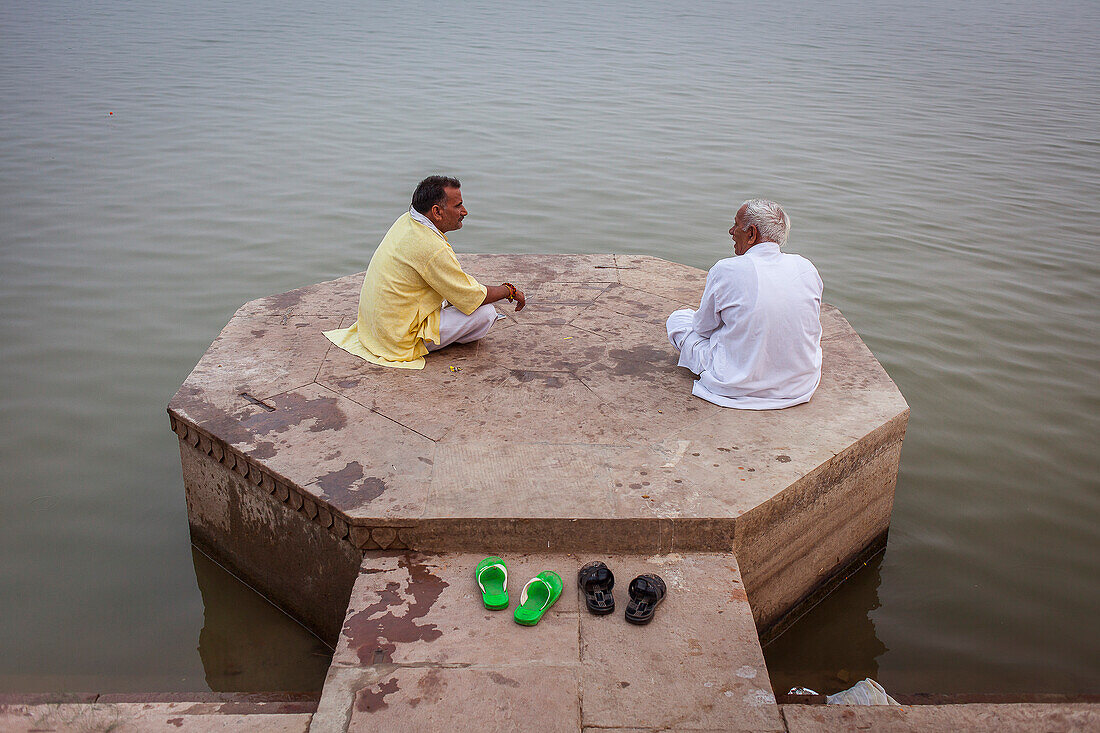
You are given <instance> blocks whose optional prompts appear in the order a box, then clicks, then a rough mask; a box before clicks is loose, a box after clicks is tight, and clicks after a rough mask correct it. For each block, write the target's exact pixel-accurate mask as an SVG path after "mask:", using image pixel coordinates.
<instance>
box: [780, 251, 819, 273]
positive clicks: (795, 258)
mask: <svg viewBox="0 0 1100 733" xmlns="http://www.w3.org/2000/svg"><path fill="white" fill-rule="evenodd" d="M783 257H784V258H785V259H786V260H787V262H789V263H791V264H792V265H794V266H795V267H798V268H800V269H802V270H808V271H813V272H817V268H816V267H814V263H812V262H810V260H809V259H808V258H806V257H804V256H802V255H800V254H795V253H794V252H783Z"/></svg>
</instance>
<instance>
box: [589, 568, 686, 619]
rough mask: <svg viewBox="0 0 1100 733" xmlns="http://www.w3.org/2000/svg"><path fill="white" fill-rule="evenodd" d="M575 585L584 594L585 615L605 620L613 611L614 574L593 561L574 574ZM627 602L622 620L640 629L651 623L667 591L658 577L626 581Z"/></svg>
mask: <svg viewBox="0 0 1100 733" xmlns="http://www.w3.org/2000/svg"><path fill="white" fill-rule="evenodd" d="M577 585H578V586H580V589H581V591H583V592H584V605H585V606H586V607H587V608H588V611H589V613H593V614H595V615H597V616H606V615H607V614H609V613H614V611H615V596H613V595H612V594H611V589H612V588H614V587H615V574H614V573H612V572H611V568H609V567H607V565H606V564H604V563H602V562H600V561H599V560H596V561H594V562H590V563H588V564H587V565H585V566H584V567H583V568H581V569H580V572H578V573H577ZM628 592H629V593H630V601H629V602H628V603H627V604H626V620H627V621H628V622H630V623H632V624H637V625H638V626H643V625H645V624H648V623H649V622H650V621H652V620H653V614H654V612H655V611H656V610H657V606H659V605H660V603H661V601H663V600H664V599H665V593H666V592H667V589H666V587H665V581H664V579H663V578H662V577H661V576H660V575H654V574H653V573H646V574H644V575H639V576H638V577H637V578H635V579H634V580H632V581H630V587H629V589H628Z"/></svg>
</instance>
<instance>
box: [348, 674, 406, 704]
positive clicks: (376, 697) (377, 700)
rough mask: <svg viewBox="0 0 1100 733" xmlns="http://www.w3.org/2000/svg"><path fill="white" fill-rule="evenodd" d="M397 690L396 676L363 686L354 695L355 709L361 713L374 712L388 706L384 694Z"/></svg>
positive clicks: (390, 693)
mask: <svg viewBox="0 0 1100 733" xmlns="http://www.w3.org/2000/svg"><path fill="white" fill-rule="evenodd" d="M395 692H397V678H396V677H391V678H390V679H388V680H386V681H385V682H383V683H381V684H376V685H371V686H370V687H364V688H363V689H362V690H360V691H359V692H358V693H356V695H355V709H356V710H358V711H359V712H361V713H376V712H378V711H379V710H384V709H385V708H388V707H389V704H388V703H387V702H386V695H392V694H393V693H395Z"/></svg>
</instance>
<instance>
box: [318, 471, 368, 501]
mask: <svg viewBox="0 0 1100 733" xmlns="http://www.w3.org/2000/svg"><path fill="white" fill-rule="evenodd" d="M362 478H363V464H361V463H359V461H351V462H350V463H348V464H347V465H345V466H344V467H343V468H341V469H340V470H339V471H330V472H328V473H326V474H324V475H323V476H319V477H318V478H317V486H318V487H320V489H321V492H322V493H321V498H322V499H325V500H327V501H332V502H338V501H339V500H340V499H346V498H348V497H349V496H350V495H351V494H352V492H353V491H355V489H354V488H353V485H354V484H355V482H356V481H359V480H361V479H362ZM378 493H379V494H381V493H382V492H381V491H379V492H378Z"/></svg>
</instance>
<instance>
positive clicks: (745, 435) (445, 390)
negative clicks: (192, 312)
mask: <svg viewBox="0 0 1100 733" xmlns="http://www.w3.org/2000/svg"><path fill="white" fill-rule="evenodd" d="M460 259H461V260H462V261H463V262H464V265H465V267H466V268H467V269H468V271H470V272H471V273H472V274H474V275H475V276H477V277H480V278H481V279H483V280H485V281H487V282H499V281H502V280H505V279H510V280H522V281H521V282H516V283H515V284H516V285H517V286H519V287H520V288H522V289H524V290H525V291H526V292H527V294H528V296H529V304H528V307H527V308H526V309H525V310H524V311H522V312H520V313H515V312H513V311H512V310H511V309H510V307H509V305H508V304H500V309H501V310H502V312H504V313H505V315H506V318H505V319H503V320H501V321H499V322H498V323H497V324H496V326H495V327H494V329H493V330H492V331H491V332H490V333H489V335H488V336H487V337H486V338H484V339H482V340H481V341H479V342H477V343H475V344H468V345H461V346H452V347H449V348H447V349H445V350H443V351H441V352H439V353H435V354H432V355H430V356H429V357H428V358H427V366H426V367H425V368H424V369H423V370H421V371H408V370H395V369H387V368H384V367H378V366H375V365H372V364H369V363H367V362H364V361H362V360H360V359H357V358H356V357H353V356H351V355H349V354H346V353H345V352H343V351H341V350H340V349H337V348H335V347H331V345H329V343H328V341H327V339H325V338H324V336H323V335H322V334H321V331H322V330H323V329H325V328H332V327H335V326H336V325H338V324H340V325H347V324H349V323H351V322H352V319H354V317H355V305H356V301H357V298H358V290H359V287H358V286H359V281H360V279H361V275H354V276H348V277H344V278H340V279H339V280H336V281H332V282H330V283H320V284H318V285H312V286H309V287H308V288H303V289H301V290H298V291H292V292H290V293H284V294H281V295H278V296H272V297H270V298H264V299H262V300H259V301H254V302H253V303H250V304H248V305H246V306H244V307H242V308H241V309H240V310H239V311H238V312H237V314H236V315H235V316H234V318H233V320H232V321H231V322H230V323H229V324H228V325H227V326H226V328H225V330H224V331H223V333H222V334H221V335H220V336H219V338H218V339H217V340H216V341H215V343H214V344H213V345H212V346H211V349H210V350H209V351H208V353H207V354H206V355H204V357H203V358H202V360H200V363H199V365H198V366H197V367H196V369H195V371H194V372H193V373H192V374H191V375H190V376H189V377H188V379H187V381H186V382H185V383H184V384H183V386H181V388H180V390H179V392H178V393H177V395H176V397H175V398H174V399H173V400H172V403H171V405H170V406H169V413H170V415H171V418H172V423H173V429H174V430H175V431H176V432H177V434H178V435H179V437H180V442H181V446H182V448H181V450H192V451H195V452H196V453H198V454H200V455H204V456H206V457H207V458H209V460H210V462H211V463H212V465H213V466H220V467H221V470H224V471H225V473H226V474H227V475H232V476H236V477H238V478H237V479H233V480H234V481H237V480H238V479H239V481H240V488H241V490H242V491H247V490H248V489H247V487H248V486H249V485H251V486H254V487H255V489H254V490H255V491H256V492H257V493H262V494H263V495H264V496H265V497H268V498H267V499H265V501H272V502H275V503H277V504H278V505H279V506H280V507H282V508H283V509H280V511H283V510H285V511H286V512H289V513H290V514H288V521H289V517H293V522H297V523H300V524H302V525H309V526H313V527H318V528H321V529H323V530H325V531H326V532H328V533H329V534H330V535H332V536H333V537H334V538H335V539H336V540H337V541H338V544H339V543H342V544H339V546H340V547H345V546H346V547H350V548H354V549H355V550H365V551H368V552H369V551H379V550H405V549H413V550H422V551H432V552H444V551H463V550H474V549H480V548H482V547H484V540H485V538H486V537H492V538H493V540H494V549H495V550H496V551H500V552H505V551H507V552H531V551H543V552H545V551H560V550H569V551H575V552H580V551H583V552H630V553H668V552H674V551H712V552H730V551H731V550H734V549H736V551H737V554H738V558H739V559H740V561H741V567H742V568H743V572H744V582H745V585H746V586H747V588H748V593H749V597H750V599H751V600H752V602H753V606H754V610H755V611H756V620H757V623H758V624H759V625H761V626H766V625H768V624H770V623H772V622H773V621H775V620H776V619H777V618H779V617H780V616H781V615H782V614H783V613H784V612H786V611H789V610H790V608H791V607H792V606H794V605H795V604H797V603H798V602H799V601H800V599H803V598H805V597H806V595H807V594H808V593H810V592H812V590H813V589H814V588H815V587H817V586H819V585H820V584H821V583H822V582H823V581H824V580H826V579H828V577H829V576H830V574H831V573H833V572H835V571H836V570H837V569H838V568H840V567H842V566H843V564H844V561H845V560H846V559H849V558H851V557H854V556H856V555H857V554H858V553H859V552H860V551H861V550H863V549H864V548H865V547H867V546H868V545H869V544H870V543H871V542H873V541H874V540H875V539H876V538H877V537H880V536H881V534H882V533H883V532H884V531H885V529H886V528H887V527H888V526H889V515H890V509H891V507H892V502H893V489H894V481H895V479H896V473H897V467H898V460H899V456H900V448H901V439H902V437H903V435H904V429H905V425H906V422H907V418H908V408H907V406H906V404H905V401H904V400H903V399H902V397H901V395H900V394H899V393H898V391H897V389H896V388H895V387H894V385H893V383H892V382H891V381H890V379H889V377H888V376H887V375H886V373H885V371H884V370H883V369H882V367H881V366H880V365H879V364H878V362H877V361H876V360H875V358H874V356H873V355H872V354H871V353H870V352H869V351H868V350H867V348H866V347H865V346H864V345H863V343H862V341H860V339H859V337H858V336H857V335H856V334H855V332H854V331H853V330H852V329H851V327H850V326H849V325H848V323H847V322H846V321H845V320H844V318H843V316H841V315H840V313H839V312H838V311H837V310H836V309H835V308H831V307H828V306H826V307H824V308H823V311H822V325H823V329H824V336H823V350H824V366H823V375H822V382H821V387H820V388H819V389H818V391H817V394H816V395H815V396H814V398H813V400H811V401H810V403H809V404H806V405H800V406H797V407H793V408H790V409H787V410H782V411H778V412H754V411H739V410H728V409H723V408H720V407H717V406H715V405H711V404H710V403H707V402H705V401H703V400H700V399H697V398H695V397H693V396H692V395H691V384H692V380H693V375H691V374H690V373H689V372H687V371H686V370H684V369H680V368H678V367H677V366H676V352H675V350H674V349H673V348H672V347H671V346H670V345H669V343H668V340H667V337H666V335H665V330H664V321H665V319H666V318H667V316H668V313H669V312H670V311H672V310H674V309H676V308H679V307H682V306H690V305H694V304H696V303H697V302H698V300H699V297H700V294H701V292H702V288H703V285H704V283H705V280H706V273H704V272H703V271H701V270H697V269H695V268H691V267H686V266H684V265H679V264H676V263H672V262H666V261H664V260H660V259H657V258H653V257H645V256H635V255H575V256H574V255H550V256H544V255H469V256H468V255H460ZM214 470H215V472H216V470H217V469H214ZM204 480H207V481H214V478H213V474H211V475H209V476H207V478H206V479H204ZM235 485H236V484H235ZM189 490H190V489H189ZM191 493H192V494H194V495H196V496H198V495H199V494H202V495H204V496H209V497H210V500H211V501H213V502H214V504H215V506H214V507H213V508H210V507H203V506H201V505H200V504H201V502H192V503H191V504H190V505H189V506H190V507H191V511H192V512H193V515H194V517H199V518H201V517H203V516H206V515H214V516H217V515H218V512H219V511H221V510H220V509H218V508H217V507H218V506H220V505H219V504H218V502H219V501H220V500H219V499H217V496H216V495H217V492H209V491H208V492H205V493H203V492H195V491H191ZM257 506H266V505H265V504H262V503H261V504H260V505H257ZM261 514H262V513H257V512H252V514H250V515H249V517H251V519H249V520H248V521H252V523H253V524H254V525H255V526H257V527H259V526H261V524H262V522H260V520H259V519H257V518H258V517H259V518H262V517H261ZM242 519H245V517H244V516H243V515H242ZM253 520H255V521H253ZM195 523H196V520H195V519H193V524H195ZM198 523H199V524H200V525H202V526H203V527H205V528H206V529H205V530H204V531H206V532H207V535H206V536H207V537H208V539H209V541H210V542H216V541H217V540H216V537H215V534H214V533H213V532H212V530H211V527H217V526H221V525H217V524H216V523H215V524H211V523H210V522H198ZM222 524H223V525H224V522H223V523H222ZM249 526H251V525H249ZM309 531H310V532H311V531H313V530H309ZM200 534H201V533H200ZM289 534H290V535H291V536H295V535H297V536H305V535H308V534H309V532H307V531H306V530H296V531H293V532H290V533H289ZM224 541H225V542H228V543H229V544H232V543H233V542H234V541H236V540H234V538H233V537H231V536H229V535H224ZM299 554H300V555H301V556H304V551H302V552H299ZM252 580H256V579H255V578H252ZM308 602H309V600H308V599H305V598H304V599H302V603H308ZM329 615H331V614H329Z"/></svg>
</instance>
